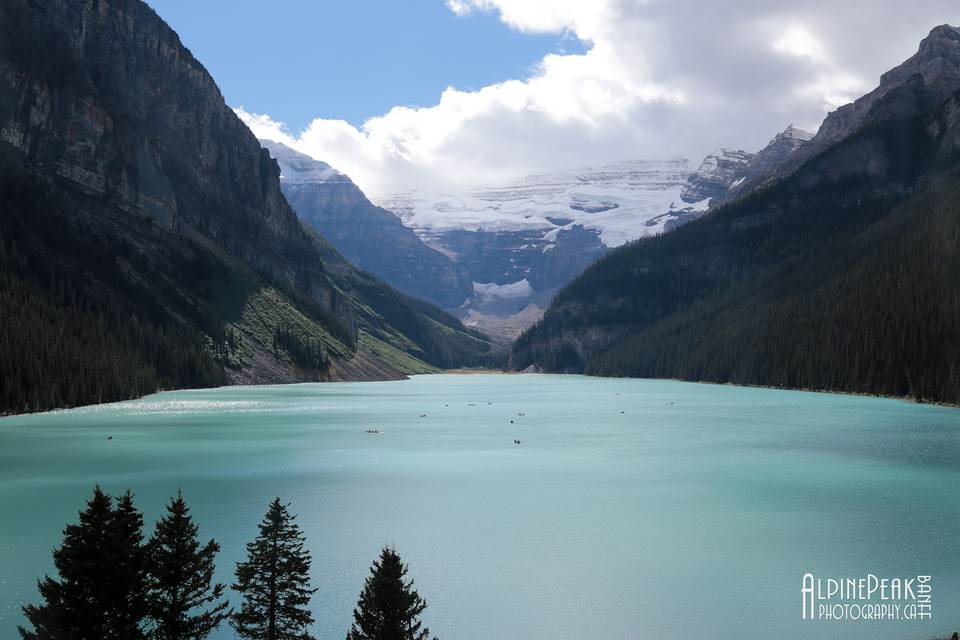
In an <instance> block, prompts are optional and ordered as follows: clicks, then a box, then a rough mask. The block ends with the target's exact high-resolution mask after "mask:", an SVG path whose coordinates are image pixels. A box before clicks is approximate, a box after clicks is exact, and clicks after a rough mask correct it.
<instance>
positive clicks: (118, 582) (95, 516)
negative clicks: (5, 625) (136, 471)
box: [19, 486, 146, 640]
mask: <svg viewBox="0 0 960 640" xmlns="http://www.w3.org/2000/svg"><path fill="white" fill-rule="evenodd" d="M142 521H143V518H142V516H141V515H140V513H139V512H138V511H137V510H136V508H135V507H134V506H133V497H132V495H131V494H130V493H129V492H128V493H127V494H126V495H124V496H123V497H121V498H120V499H119V500H118V501H117V506H116V508H114V507H113V500H112V499H111V498H110V496H109V495H107V494H105V493H103V491H101V490H100V487H99V486H98V487H96V488H95V489H94V492H93V498H91V499H90V500H89V501H88V502H87V508H86V509H85V510H84V511H81V512H80V522H79V524H72V525H68V526H67V527H66V529H64V532H63V544H62V545H61V546H60V547H59V548H58V549H56V550H55V551H54V552H53V562H54V566H56V569H57V573H58V576H59V579H54V578H51V577H50V576H46V577H44V578H43V580H41V581H40V582H39V584H38V587H39V590H40V596H41V598H42V599H43V601H44V602H43V604H41V605H27V606H25V607H24V608H23V612H24V615H25V616H26V618H27V620H28V621H29V623H30V625H31V626H32V627H33V630H32V631H31V630H28V629H25V628H23V627H20V628H19V631H20V635H21V637H23V638H24V639H25V640H121V639H122V640H141V639H143V638H145V637H146V635H145V633H144V631H143V621H144V618H145V616H146V607H145V602H146V600H145V588H146V584H145V579H144V578H145V574H144V554H143V547H142V546H141V544H140V543H141V540H142V534H141V526H142Z"/></svg>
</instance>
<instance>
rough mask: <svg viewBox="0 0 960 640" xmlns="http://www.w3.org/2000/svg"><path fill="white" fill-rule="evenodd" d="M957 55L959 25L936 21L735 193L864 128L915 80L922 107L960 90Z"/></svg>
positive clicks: (959, 54)
mask: <svg viewBox="0 0 960 640" xmlns="http://www.w3.org/2000/svg"><path fill="white" fill-rule="evenodd" d="M958 60H960V30H958V29H957V28H956V27H953V26H950V25H948V24H945V25H940V26H938V27H935V28H934V29H933V30H931V31H930V34H929V35H928V36H927V37H926V38H924V40H923V41H922V42H921V44H920V47H919V49H918V50H917V52H916V53H915V54H914V55H913V56H911V57H910V58H909V59H907V60H906V61H905V62H903V64H901V65H899V66H897V67H896V68H894V69H891V70H890V71H888V72H886V73H885V74H883V75H882V76H881V77H880V84H879V86H878V87H877V88H876V89H874V90H873V91H871V92H870V93H867V94H866V95H864V96H861V97H860V98H859V99H857V100H855V101H854V102H852V103H850V104H847V105H844V106H842V107H840V108H839V109H837V110H836V111H833V112H831V113H830V114H828V115H827V117H826V119H824V121H823V124H821V125H820V129H819V130H818V131H817V133H816V135H815V136H813V137H812V139H811V140H809V142H808V143H807V144H803V145H801V146H802V149H798V150H797V153H794V154H792V155H791V156H790V158H789V160H784V161H782V162H779V163H774V164H773V165H770V166H767V167H762V168H760V170H758V171H755V172H754V174H753V175H751V176H749V179H747V180H745V181H744V182H743V183H742V184H741V185H740V188H739V191H738V193H737V194H734V195H740V194H743V193H748V192H749V191H751V190H753V189H755V188H757V187H761V186H763V185H765V184H767V183H768V182H769V181H771V180H775V179H777V178H781V177H783V176H785V175H789V174H790V173H792V172H793V171H795V170H796V169H797V168H798V167H799V166H800V165H802V164H803V163H804V162H807V161H808V160H810V159H811V158H813V157H814V156H816V155H817V154H819V153H822V152H823V151H825V150H826V149H828V148H829V147H830V146H832V145H834V144H836V143H837V142H840V141H842V140H843V139H845V138H847V137H848V136H850V135H852V134H853V133H855V132H856V131H858V130H860V129H861V128H862V127H863V126H864V125H865V124H866V123H867V122H868V121H869V120H870V119H877V118H879V117H882V116H881V114H880V113H879V111H878V107H880V106H882V105H884V104H885V105H887V108H892V109H893V110H894V111H896V110H898V109H899V108H900V107H898V106H897V105H896V104H895V102H896V101H895V100H889V99H888V96H890V94H893V95H894V96H895V95H897V94H898V93H900V92H901V91H902V90H903V88H904V87H906V86H915V87H917V88H918V90H919V91H920V92H921V94H922V95H918V96H916V98H917V101H916V103H915V105H914V106H915V108H918V109H920V110H921V111H926V110H929V109H932V108H933V107H935V106H936V105H938V104H940V103H942V102H943V101H944V100H946V99H947V98H948V97H949V96H951V95H953V94H954V93H956V92H957V91H958V90H960V74H958V71H957V69H958ZM730 199H731V198H726V199H722V201H729V200H730ZM720 203H721V201H718V202H717V204H720Z"/></svg>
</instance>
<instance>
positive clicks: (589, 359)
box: [511, 122, 960, 403]
mask: <svg viewBox="0 0 960 640" xmlns="http://www.w3.org/2000/svg"><path fill="white" fill-rule="evenodd" d="M908 125H909V123H908V124H902V123H896V122H895V123H884V124H883V125H878V126H875V127H872V128H870V129H869V130H865V131H864V132H862V133H861V134H858V135H857V136H854V137H853V138H851V139H850V141H849V142H845V143H843V144H844V145H847V146H853V145H857V144H861V143H862V144H863V145H867V144H869V145H871V146H872V147H873V148H882V149H886V150H887V151H886V153H885V154H884V155H882V156H879V157H883V158H888V159H890V162H891V163H892V165H891V167H890V168H888V170H887V173H884V174H882V175H880V176H879V177H874V176H872V174H870V175H866V176H863V175H859V174H855V173H853V172H847V173H844V172H841V171H838V170H836V166H835V164H836V163H839V162H843V161H844V158H843V157H840V159H839V160H831V157H832V156H829V155H827V156H824V157H823V158H822V159H821V160H817V161H816V162H812V163H808V164H807V165H805V166H804V168H802V169H800V170H798V172H797V173H795V174H793V175H791V176H790V177H788V178H785V179H784V180H782V181H780V182H778V183H776V184H774V185H772V186H771V187H768V188H765V189H760V190H757V191H755V192H753V193H751V194H749V195H748V196H745V197H744V198H742V199H740V200H737V201H735V202H733V203H731V204H729V205H726V206H724V207H722V208H720V209H718V210H716V211H714V212H712V213H710V215H707V216H704V217H703V218H701V219H699V220H697V221H694V222H692V223H690V224H689V225H686V226H684V227H682V228H680V229H677V230H676V231H672V232H670V233H667V234H663V235H660V236H655V237H650V238H644V239H641V240H639V241H637V242H635V243H633V244H630V245H626V246H624V247H622V248H619V249H616V250H613V251H611V252H610V253H608V254H607V255H606V256H605V257H604V258H603V259H601V260H599V261H598V262H596V263H595V264H594V265H593V266H591V267H590V268H588V269H587V270H586V271H584V273H583V274H582V275H581V276H580V277H579V278H577V279H576V280H574V281H573V282H571V283H570V284H569V285H567V287H565V288H564V289H563V290H562V291H561V292H559V293H558V294H557V296H556V297H555V298H554V300H553V302H552V303H551V307H550V309H549V310H548V311H547V312H546V314H545V315H544V318H543V320H541V321H540V322H539V323H538V324H537V325H535V326H534V327H532V328H531V329H530V330H528V331H527V332H525V333H524V334H523V335H522V336H520V337H519V338H518V339H517V341H516V342H515V343H514V346H513V351H512V356H511V366H512V367H514V368H516V369H523V368H525V367H527V366H528V365H530V364H537V365H539V366H540V367H542V368H544V369H546V370H548V371H574V372H583V373H587V374H591V375H603V376H629V377H653V378H679V379H684V380H705V381H713V382H732V383H735V384H747V385H765V386H778V387H789V388H804V389H817V390H828V391H851V392H856V393H866V394H877V395H889V396H907V397H912V398H915V399H917V400H924V401H936V402H949V403H957V402H960V340H958V335H957V327H958V326H960V286H958V283H960V206H958V204H957V203H958V202H960V199H958V198H960V179H958V177H957V175H956V174H951V175H947V176H944V177H940V178H937V179H932V178H931V179H929V180H925V181H922V182H916V181H915V179H914V176H915V174H916V173H917V172H918V171H919V169H917V168H915V167H911V166H906V167H899V166H897V162H902V161H905V160H904V159H905V158H908V157H909V158H915V159H916V158H926V157H934V156H935V154H933V153H932V152H931V153H929V154H928V153H925V152H924V153H914V152H910V149H912V148H913V146H912V145H918V148H920V149H922V150H926V149H927V148H926V147H922V146H919V144H920V143H919V142H917V140H918V138H917V136H916V135H914V134H912V133H911V134H910V135H906V134H904V130H908V132H909V131H912V128H911V127H912V125H909V126H908ZM904 145H906V146H907V148H904ZM856 148H860V147H856ZM840 149H841V151H842V150H843V147H841V148H840ZM837 153H839V152H837ZM918 161H919V160H918ZM818 162H819V163H820V164H818ZM830 162H834V163H835V164H830ZM847 168H849V167H847ZM924 170H926V169H924ZM825 175H826V176H830V179H829V180H827V179H825V178H823V176H825ZM811 184H812V185H814V186H810V185H811Z"/></svg>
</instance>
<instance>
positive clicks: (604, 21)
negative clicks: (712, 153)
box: [238, 0, 957, 194]
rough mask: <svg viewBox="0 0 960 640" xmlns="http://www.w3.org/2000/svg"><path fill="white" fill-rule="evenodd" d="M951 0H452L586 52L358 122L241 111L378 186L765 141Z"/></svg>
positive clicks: (941, 16) (865, 85)
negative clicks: (291, 121)
mask: <svg viewBox="0 0 960 640" xmlns="http://www.w3.org/2000/svg"><path fill="white" fill-rule="evenodd" d="M437 1H438V2H439V1H441V0H437ZM954 2H955V0H924V1H923V2H920V3H911V4H910V5H909V6H907V5H905V4H904V3H902V1H901V0H847V1H846V2H844V3H841V4H837V3H836V2H834V1H833V0H803V1H802V2H797V1H795V0H789V1H788V0H695V1H694V0H687V1H683V0H551V2H549V3H545V2H542V0H446V4H447V6H448V7H449V8H450V9H451V10H452V11H453V12H455V13H457V14H458V15H461V16H463V19H470V17H469V14H470V13H472V12H478V11H486V12H495V13H496V14H497V15H498V16H499V17H500V19H501V20H502V21H503V22H504V23H505V24H506V25H508V26H509V27H510V28H513V29H517V30H519V31H522V32H538V33H543V32H551V33H568V34H570V35H571V36H572V37H576V38H578V39H579V40H580V41H582V42H583V43H585V46H586V49H587V50H586V52H585V53H578V54H564V55H561V54H551V55H548V56H546V57H545V58H544V59H543V60H541V61H540V62H539V64H538V65H537V66H536V67H535V70H534V71H533V73H532V74H531V75H530V77H528V78H520V79H505V81H504V82H501V83H499V84H494V85H490V86H487V87H483V88H481V89H479V90H476V91H463V90H459V89H457V88H455V87H453V86H451V87H449V88H448V89H446V90H445V91H444V92H443V93H442V95H441V96H439V100H438V102H437V103H436V104H435V105H433V106H430V107H423V108H411V107H394V108H393V109H391V110H390V111H389V112H388V113H386V114H384V115H382V116H379V117H376V118H372V119H370V120H368V121H367V122H366V123H364V124H363V126H362V127H360V128H355V127H353V126H352V125H350V124H349V123H346V122H344V121H342V120H327V119H323V118H322V117H320V118H318V119H316V120H314V121H313V122H312V123H311V124H310V125H309V126H308V127H307V129H305V130H304V131H302V132H298V133H296V134H294V133H291V132H289V131H287V130H286V129H285V128H284V127H283V125H282V124H280V123H278V122H275V121H274V120H273V119H272V118H270V116H267V115H255V114H252V113H248V112H246V111H244V110H242V109H240V110H238V113H239V114H240V115H241V117H243V118H244V120H245V121H246V122H247V123H248V125H250V127H251V128H252V129H253V130H254V132H255V133H256V134H257V135H258V136H261V137H267V138H270V139H274V140H279V141H281V142H285V143H286V144H289V145H291V146H293V147H295V148H297V149H298V150H300V151H303V152H305V153H307V154H309V155H312V156H314V157H316V158H318V159H321V160H324V161H326V162H328V163H330V164H331V165H333V166H334V167H336V168H338V169H340V170H341V171H344V172H346V173H348V174H349V175H350V176H351V177H353V179H354V180H355V181H356V182H357V183H358V184H359V185H360V186H361V187H363V188H364V189H365V190H367V191H368V192H371V193H373V194H382V193H387V192H390V191H394V190H401V189H404V188H409V187H423V186H427V185H429V186H431V187H433V188H436V187H438V186H447V185H451V186H465V185H474V184H478V183H490V182H496V181H500V180H504V179H507V178H510V177H513V176H517V175H524V174H530V173H536V172H541V171H549V170H553V169H558V168H563V167H571V166H582V165H587V164H599V163H606V162H616V161H621V160H628V159H637V158H666V157H678V156H688V157H692V158H698V157H699V156H702V155H703V154H704V153H706V152H707V151H709V150H711V149H713V148H715V147H719V146H731V147H742V148H748V149H753V148H756V147H758V146H759V145H761V144H762V143H763V142H765V141H766V140H767V139H768V138H770V137H771V136H772V135H773V134H774V133H775V132H776V131H778V130H780V129H782V128H783V127H784V126H785V125H786V124H788V123H791V122H793V123H796V124H798V125H801V126H808V127H815V126H816V125H817V124H818V123H819V121H820V120H821V119H822V117H823V116H824V115H825V113H826V111H827V110H828V109H831V108H835V107H836V106H838V105H839V104H842V103H844V102H847V101H849V100H850V99H852V98H853V97H856V96H857V95H859V94H860V93H862V92H863V91H865V90H867V89H869V88H870V87H872V86H873V85H875V84H876V82H877V79H878V77H879V74H880V73H881V72H883V71H885V70H886V69H887V68H889V67H891V66H893V65H895V64H898V63H899V62H901V61H902V60H903V59H905V58H906V57H907V56H909V55H910V54H911V53H912V52H913V51H914V50H915V49H916V45H917V43H918V42H919V40H920V38H921V37H923V36H924V35H925V34H926V32H927V31H928V30H929V29H930V28H931V27H932V26H934V25H936V24H939V23H942V22H946V21H950V20H951V19H952V20H953V21H954V22H956V17H957V15H956V10H955V5H954ZM491 55H494V54H491ZM317 110H318V115H321V116H322V105H317Z"/></svg>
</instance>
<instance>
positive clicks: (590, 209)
mask: <svg viewBox="0 0 960 640" xmlns="http://www.w3.org/2000/svg"><path fill="white" fill-rule="evenodd" d="M689 173H690V168H689V164H688V162H687V161H686V160H671V161H646V162H642V161H641V162H632V163H624V164H617V165H611V166H605V167H595V168H585V169H579V170H573V171H565V172H558V173H554V174H549V175H541V176H531V177H528V178H525V179H522V180H519V181H518V182H517V183H515V184H508V185H502V186H497V187H486V188H476V189H470V190H465V191H462V192H458V193H446V194H430V193H422V192H410V193H398V194H391V195H388V196H383V197H379V198H374V199H375V201H376V202H378V204H380V205H381V206H382V207H384V208H386V209H389V210H391V211H393V212H394V213H395V214H396V215H398V216H399V217H400V219H401V220H402V221H403V223H404V224H405V225H406V226H408V227H409V228H411V229H413V230H414V231H415V232H416V233H417V235H418V236H419V237H420V238H421V239H422V240H423V241H424V242H426V243H427V244H429V245H430V246H431V247H434V248H436V249H437V250H439V251H441V252H443V253H444V254H445V255H447V256H449V257H450V259H451V260H452V261H453V262H454V263H455V264H456V265H457V266H458V267H459V268H460V269H462V270H463V271H464V272H465V273H466V274H467V275H468V277H469V279H470V281H472V283H473V294H472V295H471V296H470V298H468V300H467V301H466V302H465V303H464V304H463V305H461V306H460V308H459V309H457V310H456V312H457V314H458V315H459V316H460V317H462V318H464V319H465V321H466V322H467V324H468V325H469V324H471V323H474V324H475V325H476V326H478V327H480V328H482V329H484V330H486V331H490V332H492V333H495V334H496V335H498V336H501V337H503V338H512V337H515V336H516V334H517V333H518V332H519V330H521V329H522V328H525V327H526V326H529V323H530V322H532V321H533V320H535V319H536V318H538V317H539V313H540V311H541V310H542V309H543V308H545V306H546V305H547V303H548V302H549V300H550V298H551V296H552V295H553V294H554V293H555V292H556V291H557V289H558V288H559V287H561V286H563V285H564V284H566V283H567V282H569V280H570V279H571V278H573V277H574V276H576V275H577V274H578V273H580V271H582V270H583V269H584V268H586V267H587V266H588V265H589V264H590V263H592V262H593V261H594V260H595V259H596V258H597V257H598V256H600V255H602V254H603V253H604V252H605V251H607V249H608V248H610V247H616V246H620V245H622V244H624V243H626V242H629V241H630V240H633V239H635V238H639V237H642V236H646V235H653V234H655V233H658V232H660V231H663V230H664V229H667V228H669V226H670V225H671V224H673V223H675V222H676V221H677V220H680V219H681V218H682V217H683V216H686V215H690V214H691V212H695V211H699V210H702V209H704V208H705V206H706V203H697V204H689V203H686V202H684V201H683V200H682V199H681V197H680V191H681V189H682V187H683V185H684V184H685V180H686V179H687V175H688V174H689Z"/></svg>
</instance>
